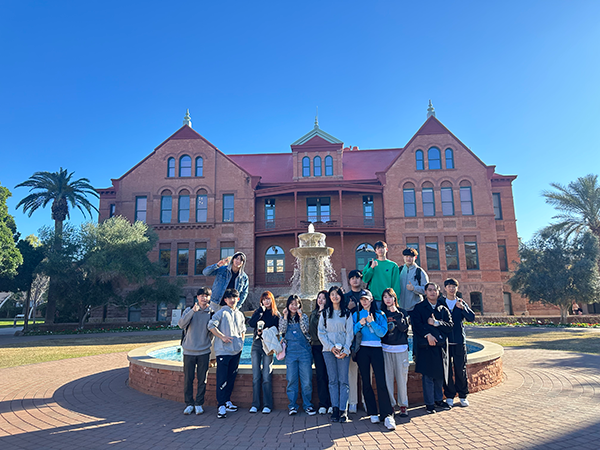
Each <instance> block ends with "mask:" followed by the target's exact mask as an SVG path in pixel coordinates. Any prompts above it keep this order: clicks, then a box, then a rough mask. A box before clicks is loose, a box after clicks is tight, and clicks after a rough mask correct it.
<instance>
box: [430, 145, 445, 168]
mask: <svg viewBox="0 0 600 450" xmlns="http://www.w3.org/2000/svg"><path fill="white" fill-rule="evenodd" d="M427 164H428V167H429V170H439V169H441V168H442V159H441V155H440V150H439V149H438V148H435V147H431V148H430V149H429V150H427Z"/></svg>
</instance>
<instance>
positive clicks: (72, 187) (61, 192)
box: [16, 167, 99, 323]
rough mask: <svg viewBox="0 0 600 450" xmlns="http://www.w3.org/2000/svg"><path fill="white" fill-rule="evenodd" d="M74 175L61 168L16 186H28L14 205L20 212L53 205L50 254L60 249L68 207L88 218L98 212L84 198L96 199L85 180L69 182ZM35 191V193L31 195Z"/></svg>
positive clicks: (51, 305) (49, 316)
mask: <svg viewBox="0 0 600 450" xmlns="http://www.w3.org/2000/svg"><path fill="white" fill-rule="evenodd" d="M73 173H74V172H71V173H68V172H67V170H66V169H63V168H62V167H61V168H60V170H59V171H58V172H36V173H34V174H33V175H32V176H31V177H30V178H29V179H28V180H27V181H24V182H23V183H21V184H18V185H17V186H16V187H29V188H30V189H29V191H30V192H31V194H29V195H28V196H27V197H25V198H24V199H22V200H21V201H20V202H19V204H18V205H17V207H16V208H17V209H19V208H20V207H21V206H22V207H23V212H28V215H29V217H31V215H32V214H33V213H34V212H35V211H36V210H37V209H38V208H39V207H43V208H45V207H46V206H47V205H48V203H50V202H52V205H51V209H52V220H54V246H53V251H60V250H61V248H62V234H63V222H64V221H65V220H66V219H67V218H69V217H70V216H69V205H70V207H71V208H77V209H79V210H80V211H81V212H82V213H83V215H84V217H85V216H86V211H87V213H88V214H89V216H90V218H91V217H92V209H93V210H96V211H98V208H96V207H95V206H94V205H92V204H91V203H90V201H89V200H88V199H87V198H86V196H87V195H93V196H95V197H97V198H98V197H99V195H98V193H97V192H96V190H95V189H94V187H93V186H92V185H91V184H90V180H88V179H87V178H80V179H78V180H72V177H73ZM32 191H34V192H32ZM54 290H55V289H52V283H51V284H50V290H49V292H48V305H47V309H46V322H47V323H53V322H54V313H55V308H56V299H55V298H54V297H55V296H54V295H52V294H53V291H54Z"/></svg>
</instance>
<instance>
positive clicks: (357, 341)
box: [350, 331, 362, 362]
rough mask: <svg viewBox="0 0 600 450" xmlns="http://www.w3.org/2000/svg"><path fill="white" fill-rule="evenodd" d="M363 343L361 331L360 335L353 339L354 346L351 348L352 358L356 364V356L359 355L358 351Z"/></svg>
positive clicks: (357, 334)
mask: <svg viewBox="0 0 600 450" xmlns="http://www.w3.org/2000/svg"><path fill="white" fill-rule="evenodd" d="M361 342H362V332H361V331H359V332H358V333H356V334H355V335H354V338H353V339H352V345H351V346H350V357H351V358H352V361H355V362H356V355H357V354H358V351H359V350H360V343H361Z"/></svg>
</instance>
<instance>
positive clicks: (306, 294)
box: [290, 223, 335, 310]
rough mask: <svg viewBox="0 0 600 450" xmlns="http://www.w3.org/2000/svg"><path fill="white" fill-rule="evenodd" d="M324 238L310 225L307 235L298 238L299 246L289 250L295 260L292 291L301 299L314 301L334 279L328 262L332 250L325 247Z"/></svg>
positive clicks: (323, 235) (333, 273)
mask: <svg viewBox="0 0 600 450" xmlns="http://www.w3.org/2000/svg"><path fill="white" fill-rule="evenodd" d="M325 238H326V236H325V234H323V233H319V232H315V227H314V226H313V224H312V223H311V224H310V225H309V226H308V233H302V234H300V235H299V236H298V241H299V245H300V246H299V247H296V248H292V249H291V250H290V252H291V253H292V255H294V257H295V258H296V267H295V269H294V275H293V276H292V291H293V292H294V293H296V294H298V295H299V296H300V297H301V298H303V299H310V300H313V299H315V298H316V297H317V293H318V292H319V291H322V290H323V289H325V287H326V285H327V283H328V282H329V281H331V280H332V279H334V278H335V272H334V270H333V266H332V265H331V260H330V256H331V254H332V253H333V248H331V247H327V245H326V244H325ZM305 310H306V308H305Z"/></svg>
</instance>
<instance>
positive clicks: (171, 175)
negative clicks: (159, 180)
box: [167, 158, 175, 178]
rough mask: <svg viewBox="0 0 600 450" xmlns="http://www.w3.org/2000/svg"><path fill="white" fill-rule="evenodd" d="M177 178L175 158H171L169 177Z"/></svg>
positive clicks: (168, 163) (168, 168) (168, 162)
mask: <svg viewBox="0 0 600 450" xmlns="http://www.w3.org/2000/svg"><path fill="white" fill-rule="evenodd" d="M174 176H175V158H169V159H168V161H167V177H169V178H172V177H174Z"/></svg>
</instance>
